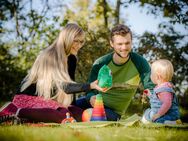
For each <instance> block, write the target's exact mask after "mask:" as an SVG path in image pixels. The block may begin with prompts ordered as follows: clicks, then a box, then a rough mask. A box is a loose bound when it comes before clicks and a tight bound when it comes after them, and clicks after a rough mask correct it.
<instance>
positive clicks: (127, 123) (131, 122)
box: [61, 114, 188, 129]
mask: <svg viewBox="0 0 188 141" xmlns="http://www.w3.org/2000/svg"><path fill="white" fill-rule="evenodd" d="M61 126H64V125H61ZM65 126H67V127H70V128H74V129H75V128H101V127H110V126H116V127H144V128H161V127H165V128H166V127H168V128H182V129H188V123H184V124H181V125H174V124H160V123H150V124H143V123H142V122H141V117H140V116H138V115H137V114H134V115H132V116H130V117H129V118H127V119H125V120H120V121H95V122H77V123H73V124H71V123H70V124H66V125H65Z"/></svg>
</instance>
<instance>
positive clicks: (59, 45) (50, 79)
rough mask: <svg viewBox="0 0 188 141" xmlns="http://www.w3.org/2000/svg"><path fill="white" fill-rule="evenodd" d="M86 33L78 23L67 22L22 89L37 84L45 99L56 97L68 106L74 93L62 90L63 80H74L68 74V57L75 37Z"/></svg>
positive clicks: (33, 67) (40, 58)
mask: <svg viewBox="0 0 188 141" xmlns="http://www.w3.org/2000/svg"><path fill="white" fill-rule="evenodd" d="M82 35H84V31H83V30H82V29H81V28H80V27H79V26H78V25H77V24H73V23H70V24H67V25H66V26H65V27H64V28H63V29H62V31H61V32H60V34H59V36H58V38H57V39H56V40H55V41H54V43H53V44H52V45H50V46H49V47H47V48H46V49H44V50H43V51H42V52H41V53H40V54H39V55H38V57H37V58H36V60H35V62H34V64H33V66H32V68H31V70H30V71H29V73H28V74H27V76H26V77H25V78H24V80H23V84H22V87H21V91H24V90H25V89H26V88H27V87H29V86H30V85H31V84H36V93H37V94H38V96H43V97H44V98H45V99H54V100H56V101H58V102H59V103H62V105H63V106H65V107H67V106H69V105H70V104H71V102H72V95H71V94H66V93H65V92H64V91H63V90H62V86H61V85H62V82H72V80H71V78H70V76H69V74H68V66H67V58H68V55H69V54H70V51H71V47H72V45H73V42H74V39H75V38H76V37H77V36H82Z"/></svg>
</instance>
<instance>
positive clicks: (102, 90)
mask: <svg viewBox="0 0 188 141" xmlns="http://www.w3.org/2000/svg"><path fill="white" fill-rule="evenodd" d="M90 88H91V89H96V90H98V91H101V92H106V91H107V90H108V89H106V88H101V87H99V85H98V80H95V81H93V82H91V83H90Z"/></svg>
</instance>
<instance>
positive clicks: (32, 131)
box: [0, 125, 188, 141]
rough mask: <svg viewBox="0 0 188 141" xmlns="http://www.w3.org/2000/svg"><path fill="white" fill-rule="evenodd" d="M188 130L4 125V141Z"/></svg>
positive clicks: (115, 140)
mask: <svg viewBox="0 0 188 141" xmlns="http://www.w3.org/2000/svg"><path fill="white" fill-rule="evenodd" d="M187 139H188V130H185V129H184V130H183V129H181V130H180V129H176V128H142V127H115V126H114V127H103V128H80V129H79V128H78V129H72V128H68V127H64V126H60V127H32V126H24V125H18V126H0V141H12V140H14V141H123V140H147V141H158V140H159V141H163V140H173V141H176V140H177V141H185V140H187Z"/></svg>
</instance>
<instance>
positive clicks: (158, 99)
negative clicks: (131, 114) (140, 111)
mask: <svg viewBox="0 0 188 141" xmlns="http://www.w3.org/2000/svg"><path fill="white" fill-rule="evenodd" d="M173 74H174V68H173V65H172V63H171V62H170V61H169V60H166V59H159V60H156V61H155V62H153V63H152V65H151V80H152V81H153V83H154V84H156V87H155V88H154V92H153V94H151V93H150V91H149V90H145V91H144V94H145V95H147V96H148V97H149V99H150V105H151V108H149V109H147V110H146V111H145V113H144V115H143V118H142V122H143V123H150V122H156V123H168V124H169V123H173V124H176V123H178V121H180V120H179V118H180V113H179V108H178V101H177V97H176V95H175V92H174V90H173V85H172V83H170V81H171V79H172V77H173Z"/></svg>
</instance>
